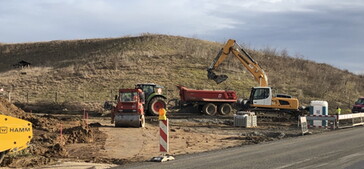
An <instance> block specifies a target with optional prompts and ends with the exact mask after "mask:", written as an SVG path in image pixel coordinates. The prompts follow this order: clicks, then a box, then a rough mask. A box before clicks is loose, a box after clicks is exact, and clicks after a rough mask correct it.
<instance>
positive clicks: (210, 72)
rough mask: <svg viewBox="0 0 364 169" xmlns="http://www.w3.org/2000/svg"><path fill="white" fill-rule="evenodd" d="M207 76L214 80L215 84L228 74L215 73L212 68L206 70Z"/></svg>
mask: <svg viewBox="0 0 364 169" xmlns="http://www.w3.org/2000/svg"><path fill="white" fill-rule="evenodd" d="M207 78H208V79H211V80H214V81H215V82H216V83H217V84H220V83H221V82H223V81H225V80H226V79H227V78H228V76H227V75H216V74H215V73H214V72H212V70H210V69H209V70H207Z"/></svg>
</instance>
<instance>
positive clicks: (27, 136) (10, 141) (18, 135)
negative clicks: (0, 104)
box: [0, 114, 33, 164]
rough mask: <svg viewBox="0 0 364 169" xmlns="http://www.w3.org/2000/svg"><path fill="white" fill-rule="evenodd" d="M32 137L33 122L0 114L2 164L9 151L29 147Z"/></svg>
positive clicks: (0, 154)
mask: <svg viewBox="0 0 364 169" xmlns="http://www.w3.org/2000/svg"><path fill="white" fill-rule="evenodd" d="M32 137H33V128H32V123H31V122H29V121H26V120H22V119H18V118H15V117H11V116H6V115H2V114H0V164H1V162H2V160H3V159H4V157H5V155H6V154H7V153H12V152H16V151H20V150H23V149H25V148H27V147H28V145H29V143H30V140H31V139H32Z"/></svg>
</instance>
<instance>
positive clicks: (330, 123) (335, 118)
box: [298, 112, 364, 134]
mask: <svg viewBox="0 0 364 169" xmlns="http://www.w3.org/2000/svg"><path fill="white" fill-rule="evenodd" d="M314 120H319V121H326V124H327V125H320V126H315V125H312V122H313V121H314ZM310 122H311V123H310ZM298 125H299V126H301V129H302V134H304V133H306V132H308V128H315V127H318V128H331V129H338V128H347V127H354V126H359V125H364V112H362V113H353V114H342V115H308V116H300V117H299V121H298Z"/></svg>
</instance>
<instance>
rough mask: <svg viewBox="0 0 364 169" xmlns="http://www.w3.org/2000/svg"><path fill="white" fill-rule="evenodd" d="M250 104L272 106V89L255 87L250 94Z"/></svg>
mask: <svg viewBox="0 0 364 169" xmlns="http://www.w3.org/2000/svg"><path fill="white" fill-rule="evenodd" d="M249 104H253V105H272V90H271V88H270V87H253V88H252V90H251V93H250V99H249Z"/></svg>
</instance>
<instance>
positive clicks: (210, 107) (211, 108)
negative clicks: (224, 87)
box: [202, 103, 217, 116]
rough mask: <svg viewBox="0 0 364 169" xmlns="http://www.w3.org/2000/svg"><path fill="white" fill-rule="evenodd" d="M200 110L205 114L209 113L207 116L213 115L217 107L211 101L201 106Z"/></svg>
mask: <svg viewBox="0 0 364 169" xmlns="http://www.w3.org/2000/svg"><path fill="white" fill-rule="evenodd" d="M202 112H203V113H205V114H207V115H209V116H213V115H215V114H216V112H217V107H216V105H215V104H213V103H207V104H205V105H204V106H203V108H202Z"/></svg>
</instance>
